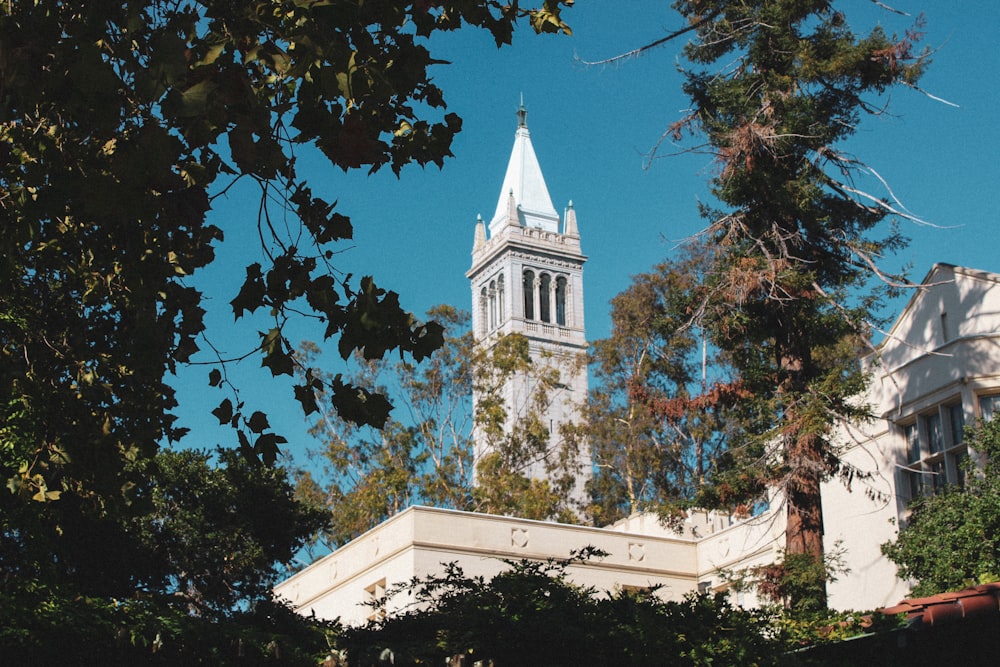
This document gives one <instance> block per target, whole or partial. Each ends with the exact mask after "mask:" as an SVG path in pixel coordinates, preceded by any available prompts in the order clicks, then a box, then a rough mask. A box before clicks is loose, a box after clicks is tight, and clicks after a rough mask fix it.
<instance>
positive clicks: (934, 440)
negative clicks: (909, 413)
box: [924, 414, 944, 454]
mask: <svg viewBox="0 0 1000 667" xmlns="http://www.w3.org/2000/svg"><path fill="white" fill-rule="evenodd" d="M924 428H926V429H927V446H928V447H929V448H930V450H931V454H934V453H937V452H940V451H941V450H943V449H944V434H943V433H942V432H941V415H939V414H933V415H927V416H926V417H924Z"/></svg>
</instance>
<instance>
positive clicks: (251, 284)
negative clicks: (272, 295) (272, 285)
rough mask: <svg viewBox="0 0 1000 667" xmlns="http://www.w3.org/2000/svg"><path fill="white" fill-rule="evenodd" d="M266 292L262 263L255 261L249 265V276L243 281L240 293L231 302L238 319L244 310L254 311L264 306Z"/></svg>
mask: <svg viewBox="0 0 1000 667" xmlns="http://www.w3.org/2000/svg"><path fill="white" fill-rule="evenodd" d="M266 294H267V287H266V286H265V285H264V276H263V274H262V273H261V270H260V264H258V263H256V262H255V263H253V264H251V265H250V266H248V267H247V278H246V280H245V281H244V282H243V287H241V288H240V293H239V294H237V295H236V297H235V298H234V299H233V300H232V301H230V302H229V304H230V305H231V306H232V307H233V314H234V315H235V316H236V319H240V317H242V316H243V313H244V312H248V313H253V312H254V311H255V310H257V309H258V308H260V307H261V306H263V305H264V296H265V295H266Z"/></svg>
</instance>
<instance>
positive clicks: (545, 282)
mask: <svg viewBox="0 0 1000 667" xmlns="http://www.w3.org/2000/svg"><path fill="white" fill-rule="evenodd" d="M551 290H552V276H550V275H549V274H547V273H543V274H542V279H541V280H540V281H539V286H538V317H539V319H540V320H542V322H551V321H552V313H551V312H550V310H551V305H550V304H549V300H550V298H551V294H550V292H551Z"/></svg>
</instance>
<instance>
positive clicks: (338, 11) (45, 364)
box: [0, 0, 572, 613]
mask: <svg viewBox="0 0 1000 667" xmlns="http://www.w3.org/2000/svg"><path fill="white" fill-rule="evenodd" d="M569 4H572V3H571V2H570V1H569V0H566V1H557V0H551V1H550V0H545V1H544V2H543V3H542V5H541V7H539V8H538V9H521V8H520V7H519V5H518V4H517V3H513V4H504V3H501V2H497V1H496V0H453V1H449V2H352V1H350V0H318V1H316V0H281V1H277V2H264V1H263V0H260V1H251V2H242V3H233V2H218V1H216V0H201V1H200V0H138V1H136V2H125V3H121V2H111V1H109V0H97V1H95V2H85V3H84V2H57V1H55V0H39V1H37V2H27V1H25V2H21V1H14V2H7V3H3V4H2V5H0V226H2V228H3V230H4V234H3V235H2V237H0V475H2V477H3V479H4V481H5V484H6V488H7V491H6V492H4V493H3V494H0V522H2V524H0V525H2V532H0V570H2V571H3V572H4V573H5V576H4V579H3V580H2V581H0V592H2V593H4V594H6V593H11V594H14V593H16V592H17V591H21V592H23V591H24V590H26V589H25V588H23V587H22V584H23V585H24V586H29V584H30V585H32V586H39V587H41V588H43V589H46V590H53V591H57V593H54V595H58V596H61V599H70V600H71V599H75V598H74V596H75V595H86V596H95V598H99V599H102V600H107V599H108V597H107V596H118V595H120V594H121V595H124V594H135V592H136V590H137V589H138V590H140V591H142V590H144V589H145V588H149V589H150V590H151V591H152V590H154V589H155V590H156V591H159V592H161V593H162V592H164V591H167V590H173V591H175V592H177V593H178V594H179V596H180V598H181V599H182V600H183V602H182V604H184V605H187V604H191V605H194V606H195V607H196V608H198V609H199V611H200V613H207V612H205V610H204V609H203V608H202V607H205V608H212V607H215V606H220V605H221V607H225V606H227V605H229V604H231V603H232V601H233V600H234V599H236V598H240V599H244V600H245V599H246V596H252V595H255V594H256V592H257V591H259V589H260V587H262V586H265V585H266V584H265V580H266V576H265V573H266V572H267V571H268V570H267V566H266V562H270V561H269V559H273V558H277V557H278V553H279V552H281V551H282V549H285V548H287V547H288V544H289V540H292V541H293V542H294V541H295V540H294V539H292V538H293V534H294V538H295V539H298V537H297V536H298V535H299V531H300V529H301V527H302V526H301V524H300V521H302V520H304V519H303V518H302V517H301V516H299V518H294V517H295V513H296V512H298V511H299V509H296V508H294V507H291V506H289V505H288V504H282V503H283V501H279V500H278V499H277V498H276V497H274V494H279V495H280V492H281V487H280V483H279V481H278V480H277V479H270V480H264V481H263V482H262V486H256V487H254V486H253V485H251V487H252V488H258V490H259V491H260V495H261V500H260V502H264V500H263V499H265V498H266V499H267V500H269V501H273V502H274V503H275V504H274V506H273V507H272V508H270V509H269V510H265V509H262V508H261V507H260V505H259V504H258V505H256V506H253V507H244V506H243V505H241V504H240V503H244V502H246V500H247V498H245V497H239V498H237V499H236V500H237V501H238V502H236V501H234V499H233V497H232V496H233V495H234V494H236V495H237V496H238V494H239V492H238V491H237V490H236V489H235V487H234V486H233V485H234V484H236V483H237V482H236V481H234V480H230V481H229V482H226V481H224V480H220V479H218V478H217V477H216V475H215V473H211V474H209V473H207V472H206V473H205V476H204V478H203V479H202V478H200V477H199V475H198V474H195V473H194V472H192V466H194V467H197V466H198V465H202V463H204V462H203V461H202V463H199V462H198V461H195V460H187V459H184V458H183V457H182V458H176V459H169V458H159V459H157V451H158V449H159V447H160V446H161V445H163V444H164V443H166V442H169V441H176V440H178V439H179V438H181V437H182V436H183V435H184V434H183V430H182V429H179V428H177V426H176V424H175V416H174V414H173V411H174V409H175V408H176V407H177V406H176V400H175V396H174V391H173V389H172V388H171V387H170V385H169V381H168V380H169V376H170V374H171V373H173V372H174V371H175V370H176V369H177V368H178V365H180V364H185V363H188V362H189V361H190V360H191V359H192V355H194V354H195V353H196V352H197V351H198V350H199V346H204V345H205V341H206V340H207V338H206V333H208V332H205V325H204V315H205V304H204V303H203V297H202V294H201V293H200V292H199V291H198V290H197V289H196V288H195V287H193V286H192V285H191V284H190V283H189V277H190V276H192V275H194V274H195V273H196V272H198V271H199V270H200V269H202V268H204V267H206V266H207V265H209V264H211V262H212V261H213V259H214V256H215V250H216V248H218V247H219V245H220V244H222V243H223V241H224V240H223V234H222V232H221V231H220V229H219V228H218V227H217V226H215V225H213V224H211V222H210V211H211V209H212V207H213V201H214V198H215V197H218V196H221V195H222V194H224V193H225V192H226V191H227V189H228V188H229V187H231V186H232V185H233V183H235V182H236V181H245V182H249V183H252V184H255V185H256V186H257V187H258V188H259V196H260V205H259V208H258V210H259V213H258V216H257V219H256V220H248V221H245V224H244V228H243V229H239V228H238V227H237V229H238V232H237V235H238V236H240V237H243V240H246V239H254V240H258V239H259V241H260V244H259V246H260V248H259V250H260V253H259V256H260V257H261V258H262V259H261V260H260V261H255V260H256V259H257V257H256V255H255V257H253V258H250V257H248V258H247V259H246V262H245V263H246V270H245V281H244V282H243V285H242V287H241V288H240V289H239V291H238V293H236V294H234V295H233V298H232V300H231V302H230V306H231V308H232V312H233V315H234V317H235V318H236V319H237V320H240V319H241V318H245V317H247V316H248V315H250V314H256V316H257V319H255V325H256V323H257V322H259V321H261V319H262V318H271V319H270V322H269V323H268V324H266V325H265V326H264V327H263V330H262V331H260V332H253V331H248V334H249V338H248V341H247V345H246V348H245V350H246V353H245V355H244V356H245V357H252V356H259V358H260V359H261V364H262V366H264V367H265V368H267V369H268V371H269V372H270V373H271V374H273V375H283V374H284V375H289V376H291V375H293V373H294V368H295V362H294V357H293V354H292V347H291V345H290V344H289V341H288V340H287V338H286V335H285V327H286V325H287V323H288V321H289V319H290V318H292V317H293V316H295V315H296V314H304V315H305V316H306V317H305V319H306V320H308V321H311V322H315V323H318V324H319V326H320V328H321V331H320V335H321V336H322V337H323V338H325V339H331V338H333V339H336V340H337V344H338V348H339V352H340V353H341V355H342V356H344V357H348V356H350V355H351V354H353V353H354V352H355V351H358V352H359V353H360V354H362V355H363V356H364V357H365V358H367V359H375V358H380V357H382V356H384V355H385V354H386V353H387V352H390V351H399V352H400V354H406V355H407V356H408V357H409V358H412V359H413V360H415V361H419V360H421V359H424V358H426V357H427V356H428V355H429V354H430V353H431V352H432V351H433V350H434V349H436V348H437V347H439V346H440V344H441V339H442V328H441V326H440V325H438V324H436V323H426V324H423V323H420V322H417V321H416V320H415V319H414V318H413V317H412V316H411V315H409V314H408V313H406V312H404V311H403V310H402V309H401V307H400V304H399V299H398V296H397V295H396V294H395V293H392V292H387V291H385V290H383V289H381V288H380V287H378V285H377V284H376V282H375V281H374V280H373V279H372V278H370V277H364V278H362V279H361V280H359V281H355V280H353V279H352V278H351V277H350V276H347V277H344V276H343V275H342V274H341V273H338V272H337V271H336V267H335V266H334V265H333V260H334V257H335V253H334V250H333V247H334V245H333V244H335V243H336V242H337V241H340V240H344V239H349V238H350V237H351V234H352V223H351V220H350V219H349V217H348V216H347V215H346V214H345V213H343V212H342V211H341V210H340V209H339V208H338V206H337V204H336V202H328V201H324V200H323V199H321V198H319V197H316V196H314V195H313V192H312V190H311V189H310V187H309V185H308V183H306V181H305V180H304V179H303V178H302V177H301V176H300V175H299V174H298V173H297V170H296V161H295V156H296V154H297V152H300V151H301V150H304V149H305V148H306V147H311V148H315V149H318V151H319V152H320V153H322V155H323V156H325V158H326V159H327V160H328V162H329V163H330V164H331V166H334V167H337V168H340V169H344V170H348V169H366V170H368V171H369V172H371V171H375V170H378V169H380V168H382V167H386V166H388V167H389V168H390V169H392V170H393V171H394V172H395V173H397V174H398V173H399V172H400V170H401V169H402V168H403V167H404V166H405V165H407V164H411V163H412V164H417V165H428V164H437V165H440V164H441V162H442V160H444V159H445V158H446V157H448V156H449V155H450V145H451V141H452V138H453V137H454V135H455V133H456V132H458V131H459V129H460V128H461V120H460V119H459V117H458V116H456V115H455V114H453V113H445V111H444V109H445V100H444V96H443V92H442V91H441V90H440V89H439V88H438V87H437V86H436V85H434V84H433V83H432V82H431V80H430V77H429V69H428V68H429V67H430V66H431V65H434V64H438V61H436V60H435V58H434V57H433V55H432V53H431V51H430V50H429V47H428V43H429V38H430V37H431V36H432V35H433V34H434V33H436V32H439V31H450V30H455V29H458V28H460V27H462V26H471V27H474V28H479V29H483V30H486V31H488V32H489V33H490V34H491V35H492V36H493V37H494V39H495V41H496V44H497V45H498V46H499V45H502V44H506V43H508V42H510V40H511V36H512V31H513V29H514V27H515V24H516V23H517V22H518V20H520V19H527V20H528V21H530V23H531V25H532V27H533V28H534V29H535V30H536V31H539V32H560V31H561V32H567V33H568V32H569V29H568V28H567V26H566V25H565V24H564V23H563V22H562V20H561V18H560V10H561V9H562V6H564V5H569ZM229 240H230V241H232V239H229ZM238 242H239V239H237V243H238ZM228 361H230V360H226V359H218V364H217V366H216V367H214V368H212V369H211V370H210V372H209V374H208V380H209V383H210V384H211V385H213V386H218V387H222V388H226V387H229V386H230V385H229V384H228V379H227V374H226V370H227V362H228ZM321 387H322V388H323V389H324V390H325V391H327V392H328V393H329V394H330V395H331V396H332V397H333V398H332V405H333V406H334V409H335V410H336V411H338V412H339V413H340V414H341V415H342V416H344V417H346V418H348V419H350V420H352V421H354V422H358V423H363V424H373V425H382V424H384V423H385V420H386V419H387V416H388V412H389V408H390V405H389V402H388V401H387V400H386V399H385V398H384V397H381V396H379V395H377V394H375V393H372V392H367V391H365V390H363V389H361V388H358V387H352V386H351V385H350V384H349V383H347V382H345V381H343V379H342V378H336V377H335V378H332V379H331V380H330V382H329V384H327V385H323V384H322V382H321V380H320V379H319V378H317V377H316V376H315V375H312V374H310V373H309V372H308V371H305V372H304V373H303V376H302V377H301V378H300V382H299V384H298V385H297V386H296V387H295V393H294V396H295V398H296V399H297V400H298V401H299V402H300V403H301V404H302V407H303V409H304V411H305V412H306V413H307V414H308V413H311V412H313V411H315V410H316V409H317V408H318V406H317V401H316V392H317V391H318V390H319V389H320V388H321ZM212 407H214V410H213V411H212V412H213V414H214V415H215V416H216V417H217V418H218V419H219V421H220V422H221V423H223V424H229V425H231V426H232V427H233V428H234V429H235V430H236V434H237V438H238V442H239V444H240V449H241V450H242V452H243V454H244V457H245V459H246V460H248V461H249V460H254V461H263V462H265V463H269V464H270V463H273V462H274V461H275V459H276V457H277V454H278V453H279V448H280V445H281V444H282V443H283V442H284V438H283V437H282V436H281V435H279V434H277V433H274V432H273V431H272V430H271V428H270V425H269V423H268V419H267V416H266V414H264V412H261V411H257V410H254V409H252V408H249V407H247V406H244V405H243V404H242V403H241V402H240V401H239V400H238V399H237V400H235V401H234V400H232V399H229V398H227V399H225V400H222V401H221V403H220V404H219V405H218V406H212ZM224 464H225V466H227V467H226V469H227V470H230V466H231V465H232V464H233V462H232V461H230V460H228V459H227V460H225V461H224ZM168 471H172V472H170V473H169V474H170V475H173V479H174V482H171V481H169V480H168V479H167V477H166V475H167V474H168ZM227 474H228V473H227ZM247 474H250V473H249V472H248V473H247ZM255 474H256V473H255ZM242 481H246V480H242ZM175 482H176V483H175ZM240 483H242V482H240ZM276 485H277V486H276ZM202 495H204V498H206V499H207V498H211V499H212V500H213V502H219V503H223V501H224V500H225V499H226V498H228V500H227V501H226V502H225V503H223V504H221V505H218V506H217V507H209V506H207V505H206V506H199V505H198V503H199V502H201V500H200V499H201V498H202ZM232 502H236V505H235V506H236V507H240V508H241V511H245V512H246V514H247V516H246V517H242V518H241V519H240V520H239V521H237V520H236V518H235V517H234V516H232V515H230V514H225V515H224V517H225V518H227V520H231V521H232V523H230V524H228V525H226V526H219V525H218V524H219V522H220V521H221V520H222V518H224V517H223V515H220V514H218V512H222V510H223V508H231V507H233V506H234V505H232V504H227V503H232ZM157 503H165V504H166V505H164V506H158V505H157ZM188 503H194V504H193V505H190V504H188ZM174 504H176V505H177V506H179V507H187V508H188V511H189V512H190V514H183V513H171V512H172V511H173V505H174ZM268 511H271V512H273V513H274V516H273V517H272V519H274V520H275V521H277V522H279V523H280V522H282V521H285V522H286V525H285V527H284V529H285V530H287V531H289V532H288V533H287V534H284V535H280V536H273V539H274V540H275V541H276V542H282V540H283V541H284V542H283V544H284V546H282V547H281V549H277V550H276V548H272V547H270V546H265V545H264V543H260V542H258V545H259V546H260V548H259V550H257V549H255V548H252V544H251V543H252V542H253V540H261V539H263V538H262V536H261V535H260V534H258V533H257V532H256V531H258V530H259V529H260V526H259V525H257V524H255V523H254V521H253V520H252V519H253V515H254V514H255V513H256V515H258V516H260V517H261V518H264V517H265V516H266V513H267V512H268ZM151 512H162V513H163V517H164V518H162V519H158V518H154V517H153V515H151V514H150V513H151ZM167 516H169V518H170V519H171V521H167V522H166V523H162V521H166V518H165V517H167ZM279 516H280V517H281V518H280V519H279V518H278V517H279ZM160 529H163V530H164V531H167V532H163V533H157V532H156V531H157V530H160ZM272 530H277V529H276V528H272ZM144 531H146V532H148V533H149V534H148V535H147V537H148V538H149V539H150V540H152V541H154V542H156V543H157V544H158V545H159V547H158V548H159V549H160V551H157V550H156V549H153V550H150V549H147V548H146V546H148V545H145V543H144V542H143V540H142V539H140V535H141V534H144ZM213 531H218V532H213ZM202 533H205V534H214V535H216V536H217V538H218V539H217V540H216V541H215V542H213V543H212V544H208V543H199V540H200V539H202V538H200V537H199V535H200V534H202ZM240 540H243V542H242V546H241V543H240ZM199 544H200V546H199ZM119 547H121V548H119ZM199 552H200V553H199ZM133 556H134V558H133ZM219 557H222V558H223V561H224V562H225V564H223V563H220V562H219V561H218V558H219ZM162 559H167V560H169V561H170V562H171V563H172V564H173V566H177V567H176V569H167V570H164V569H163V568H162V567H161V566H162V562H161V560H162ZM261 568H263V569H261ZM255 572H256V574H255ZM158 577H159V579H158ZM227 595H228V596H231V597H229V598H227V597H226V596H227ZM199 598H200V599H201V601H202V602H199ZM221 607H220V608H221ZM177 608H178V607H176V606H173V607H170V609H172V610H176V609H177Z"/></svg>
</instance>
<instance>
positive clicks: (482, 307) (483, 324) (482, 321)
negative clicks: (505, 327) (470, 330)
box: [479, 287, 489, 336]
mask: <svg viewBox="0 0 1000 667" xmlns="http://www.w3.org/2000/svg"><path fill="white" fill-rule="evenodd" d="M486 302H487V298H486V288H485V287H483V288H482V289H481V290H480V291H479V335H480V336H485V335H486V332H487V331H489V327H488V326H487V320H486V313H487V303H486Z"/></svg>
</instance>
